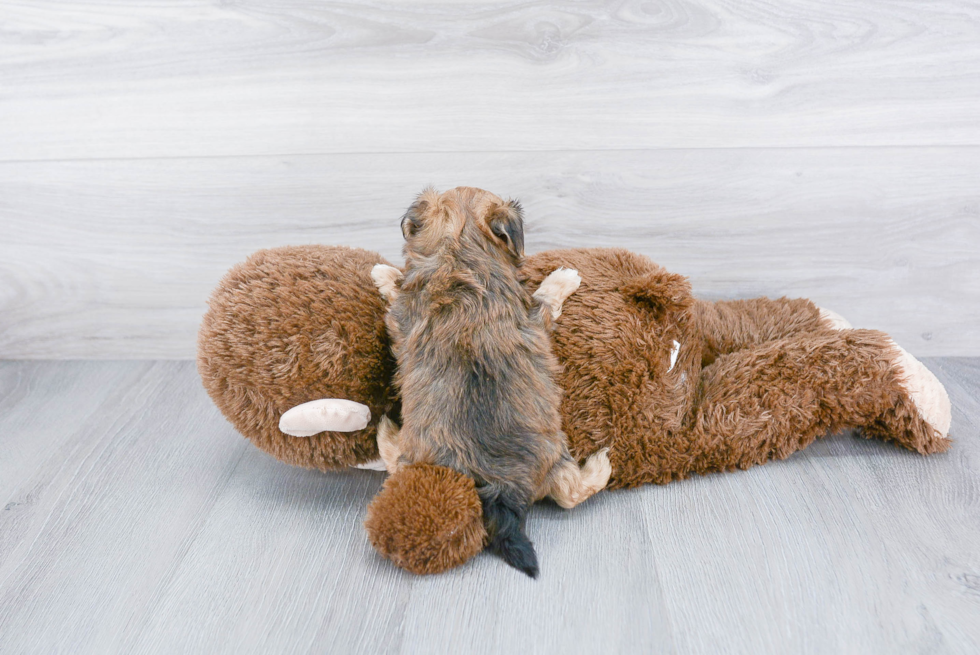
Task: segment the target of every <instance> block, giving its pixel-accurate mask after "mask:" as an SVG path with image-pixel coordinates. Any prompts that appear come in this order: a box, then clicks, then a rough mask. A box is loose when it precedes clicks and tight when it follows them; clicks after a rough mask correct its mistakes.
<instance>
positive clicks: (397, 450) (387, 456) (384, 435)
mask: <svg viewBox="0 0 980 655" xmlns="http://www.w3.org/2000/svg"><path fill="white" fill-rule="evenodd" d="M399 431H400V428H399V427H398V424H397V423H395V422H394V421H392V420H391V419H390V418H388V417H387V416H382V417H381V421H380V422H379V423H378V453H379V454H380V455H381V461H383V462H384V465H385V469H387V471H388V473H389V474H392V473H394V472H395V471H397V470H398V458H399V457H400V456H401V454H402V453H401V443H400V440H399V434H398V433H399Z"/></svg>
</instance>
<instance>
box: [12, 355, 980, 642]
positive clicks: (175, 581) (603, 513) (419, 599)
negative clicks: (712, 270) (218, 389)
mask: <svg viewBox="0 0 980 655" xmlns="http://www.w3.org/2000/svg"><path fill="white" fill-rule="evenodd" d="M927 363H928V364H929V366H930V367H931V368H932V369H933V370H934V371H935V372H936V374H937V375H938V377H939V378H940V379H941V380H942V381H943V382H944V383H945V384H946V385H947V388H948V390H949V392H950V396H951V398H952V401H953V408H954V410H953V427H952V435H953V437H954V438H955V440H956V443H955V445H954V448H953V449H952V450H951V451H950V452H949V453H946V454H943V455H938V456H934V457H929V458H924V457H921V456H918V455H915V454H912V453H908V452H906V451H903V450H900V449H898V448H896V447H895V446H893V445H890V444H883V443H880V442H874V441H865V440H863V439H858V438H855V437H854V436H853V435H838V436H835V437H831V438H828V439H825V440H822V441H819V442H817V443H815V444H814V445H813V446H812V447H811V448H809V449H808V450H806V451H804V452H802V453H798V454H796V455H794V456H793V457H791V458H789V459H788V460H786V461H782V462H774V463H771V464H768V465H766V466H762V467H757V468H755V469H752V470H749V471H745V472H738V473H730V474H719V475H710V476H705V477H697V478H694V479H691V480H687V481H683V482H678V483H673V484H670V485H667V486H664V487H646V488H643V489H638V490H632V491H621V492H609V493H603V494H600V495H599V496H597V497H595V498H593V499H592V500H590V501H589V502H588V503H586V504H585V505H583V506H582V507H580V508H577V509H576V510H574V511H570V512H568V511H564V510H560V509H558V508H556V507H554V506H550V505H545V504H541V505H538V506H536V507H535V509H534V511H533V512H532V515H531V517H530V521H529V532H530V534H531V536H532V538H533V539H534V540H535V542H536V544H537V546H538V550H539V553H540V555H541V560H542V575H541V578H540V579H539V580H538V581H536V582H532V581H530V580H528V579H527V578H525V577H524V576H521V575H519V574H517V573H515V572H514V571H513V570H511V569H508V568H507V567H506V566H504V565H503V564H502V563H501V562H500V561H499V560H497V559H495V558H493V557H491V556H489V555H481V556H479V557H477V558H476V559H475V560H474V561H472V562H471V563H469V564H468V565H466V566H464V567H462V568H460V569H457V570H455V571H452V572H450V573H447V574H445V575H440V576H435V577H424V578H423V577H415V576H412V575H410V574H407V573H404V572H402V571H400V570H398V569H396V568H395V567H393V566H392V565H390V564H389V563H387V562H385V561H384V560H381V559H380V558H379V557H378V556H377V555H376V554H375V553H374V552H373V550H372V549H371V547H370V545H369V544H368V542H367V539H366V537H365V535H364V532H363V528H362V527H361V520H362V518H363V514H364V508H365V506H366V504H367V503H368V501H369V500H370V498H371V497H372V496H373V495H374V494H375V493H376V492H377V490H378V489H379V487H380V484H381V482H382V474H380V473H373V472H367V471H350V472H345V473H337V474H321V473H316V472H312V471H305V470H301V469H295V468H291V467H288V466H286V465H284V464H282V463H280V462H277V461H275V460H274V459H272V458H270V457H268V456H267V455H265V454H263V453H262V452H260V451H258V450H257V449H255V448H253V447H252V446H250V445H249V444H248V443H247V442H246V441H245V440H244V439H242V438H241V437H239V436H238V435H237V434H236V433H235V432H234V431H233V430H232V429H231V427H230V426H229V425H228V424H227V423H226V422H225V421H224V420H223V419H222V417H221V416H220V415H219V414H218V412H217V410H216V409H215V408H214V407H213V406H212V404H211V403H210V401H209V399H208V398H207V396H206V395H205V394H204V392H203V390H202V389H201V387H200V384H199V382H198V380H197V375H196V372H195V370H194V366H193V364H192V363H190V362H162V361H130V362H108V361H106V362H14V361H7V362H0V453H2V456H0V508H2V509H0V652H2V653H33V652H37V653H54V652H65V653H68V652H70V653H104V652H140V653H174V652H200V653H270V652H324V651H328V652H399V653H431V652H485V653H489V652H515V653H516V652H556V651H566V652H583V653H599V652H636V653H659V652H663V653H729V652H730V653H787V652H800V653H831V652H832V653H839V652H855V653H857V652H859V653H964V654H966V653H976V652H978V650H980V548H978V546H977V544H978V543H980V401H978V397H980V359H975V358H974V359H970V358H944V359H931V360H928V361H927Z"/></svg>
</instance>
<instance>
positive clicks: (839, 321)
mask: <svg viewBox="0 0 980 655" xmlns="http://www.w3.org/2000/svg"><path fill="white" fill-rule="evenodd" d="M691 314H692V316H693V318H694V322H695V325H696V326H697V329H698V332H699V333H700V334H702V335H704V341H705V344H704V354H703V357H702V359H703V365H704V366H707V365H708V364H710V363H711V362H713V361H714V360H715V358H717V357H719V356H721V355H726V354H729V353H733V352H736V351H738V350H741V349H742V348H748V347H750V346H754V345H758V344H761V343H766V342H768V341H775V340H777V339H786V338H789V337H793V336H796V335H799V334H805V333H807V332H818V331H826V330H840V329H846V328H850V327H851V325H850V323H848V322H847V321H846V320H845V319H844V318H843V317H841V316H840V315H839V314H836V313H835V312H832V311H830V310H827V309H822V308H820V307H817V306H816V305H814V304H813V303H812V302H811V301H809V300H806V299H805V298H795V299H790V298H779V299H777V300H770V299H769V298H752V299H750V300H722V301H718V302H708V301H704V300H698V301H696V302H695V303H694V305H693V307H692V308H691Z"/></svg>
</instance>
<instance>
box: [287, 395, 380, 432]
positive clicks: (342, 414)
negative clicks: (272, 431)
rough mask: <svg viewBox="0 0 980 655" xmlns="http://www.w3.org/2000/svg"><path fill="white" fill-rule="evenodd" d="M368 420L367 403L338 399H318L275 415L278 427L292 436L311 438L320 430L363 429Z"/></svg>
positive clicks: (369, 419)
mask: <svg viewBox="0 0 980 655" xmlns="http://www.w3.org/2000/svg"><path fill="white" fill-rule="evenodd" d="M370 422H371V410H370V409H369V408H368V406H367V405H362V404H361V403H355V402H354V401H352V400H344V399H342V398H321V399H320V400H311V401H310V402H308V403H303V404H302V405H296V407H293V408H292V409H290V410H288V411H287V412H285V413H284V414H283V415H282V416H281V417H280V418H279V430H280V431H281V432H283V433H285V434H288V435H290V436H292V437H312V436H313V435H314V434H319V433H321V432H353V431H355V430H363V429H364V428H366V427H367V424H368V423H370Z"/></svg>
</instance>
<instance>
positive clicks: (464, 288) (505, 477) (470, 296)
mask: <svg viewBox="0 0 980 655" xmlns="http://www.w3.org/2000/svg"><path fill="white" fill-rule="evenodd" d="M402 232H403V234H404V236H405V248H404V254H405V262H406V270H405V273H404V275H402V273H401V272H400V271H398V269H395V268H392V267H390V266H384V265H378V266H376V267H375V269H374V270H373V271H372V276H373V277H374V280H375V283H376V284H377V285H378V288H379V290H380V291H381V293H382V294H383V295H385V297H386V298H387V299H388V301H389V302H390V307H389V310H388V314H387V317H386V323H387V326H388V331H389V333H390V335H391V338H392V344H393V345H392V348H393V350H394V353H395V356H396V359H397V361H398V372H397V374H396V379H395V382H396V384H397V385H398V387H399V389H400V392H401V398H402V421H403V422H402V427H401V430H400V432H399V430H398V428H397V427H396V426H395V424H394V423H393V422H391V421H390V420H387V418H386V419H384V420H383V421H382V424H381V426H380V429H379V432H378V447H379V450H380V452H381V456H382V459H384V461H385V465H386V467H387V468H388V470H389V472H392V473H393V472H394V471H395V470H397V469H398V467H399V466H402V465H405V464H414V463H420V462H421V463H428V464H436V465H440V466H446V467H448V468H452V469H455V470H457V471H460V472H461V473H464V474H466V475H470V476H472V477H473V478H474V479H475V481H476V483H477V488H478V490H479V493H480V498H481V500H482V502H483V516H484V521H485V523H486V527H487V533H488V534H489V535H490V543H489V546H490V547H491V548H492V549H493V550H495V551H496V552H498V553H499V554H500V555H501V556H502V557H503V559H504V560H505V561H506V562H507V563H508V564H510V565H512V566H514V567H516V568H518V569H520V570H522V571H524V572H525V573H527V574H528V575H530V576H531V577H535V576H536V575H537V573H538V564H537V556H536V555H535V552H534V548H533V546H532V544H531V541H530V540H529V539H528V537H527V535H526V534H525V532H524V519H525V516H526V514H527V511H528V509H529V508H530V506H531V504H532V503H533V502H534V501H536V500H539V499H541V498H543V497H545V496H548V495H550V496H552V497H553V498H554V499H555V500H556V501H557V502H558V503H559V504H560V505H561V506H563V507H574V506H575V505H577V504H578V503H580V502H582V501H583V500H585V499H586V498H588V497H589V496H591V495H592V494H594V493H595V492H597V491H599V490H600V489H602V488H603V487H605V486H606V483H607V482H608V480H609V475H610V472H611V468H610V465H609V459H608V457H607V455H606V451H605V450H602V451H600V452H598V453H596V454H594V455H593V456H592V457H590V458H589V460H588V461H587V462H586V463H585V465H584V466H583V467H582V468H579V466H578V464H577V463H576V462H575V460H574V459H572V457H571V455H570V454H569V452H568V445H567V440H566V437H565V435H564V433H562V431H561V421H560V417H559V413H558V407H559V402H560V400H561V390H560V389H559V388H558V386H557V385H556V384H555V381H554V380H555V375H556V369H557V366H558V364H557V361H556V359H555V357H554V356H553V355H552V352H551V343H550V341H549V338H548V329H549V328H550V327H551V322H552V320H553V319H554V318H556V317H557V316H558V315H559V314H560V312H561V304H562V302H563V301H564V300H565V298H567V297H568V296H569V295H570V294H571V293H572V292H573V291H575V289H576V288H578V285H579V282H580V278H579V277H578V274H577V273H576V272H575V271H571V270H566V269H559V270H558V271H555V272H554V273H552V274H551V275H550V276H549V277H548V278H546V279H545V281H544V282H543V283H542V284H541V286H540V287H539V288H538V290H537V291H536V292H535V293H534V295H533V296H531V295H530V294H529V293H528V292H527V291H526V290H525V288H524V286H523V285H522V284H521V279H520V275H519V270H520V266H521V264H522V263H523V259H524V225H523V217H522V212H521V208H520V205H519V204H517V203H516V202H505V201H503V200H501V199H500V198H498V197H497V196H495V195H493V194H492V193H489V192H487V191H482V190H480V189H474V188H469V187H458V188H456V189H453V190H451V191H447V192H446V193H443V194H441V195H440V194H439V193H437V192H435V191H433V190H431V189H430V190H426V191H424V192H423V193H422V194H421V195H420V196H419V197H418V199H417V200H416V202H415V203H414V204H413V205H412V206H411V207H409V209H408V211H407V212H406V214H405V216H404V217H403V218H402Z"/></svg>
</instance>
